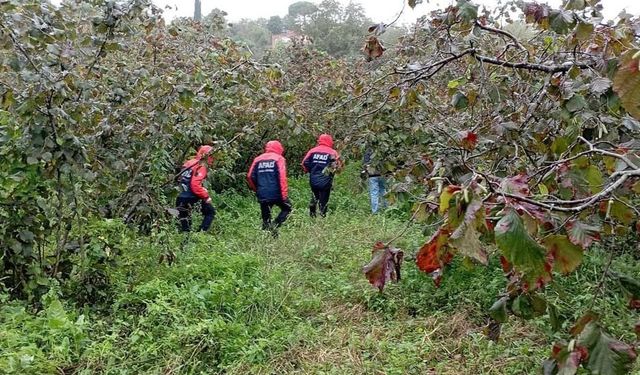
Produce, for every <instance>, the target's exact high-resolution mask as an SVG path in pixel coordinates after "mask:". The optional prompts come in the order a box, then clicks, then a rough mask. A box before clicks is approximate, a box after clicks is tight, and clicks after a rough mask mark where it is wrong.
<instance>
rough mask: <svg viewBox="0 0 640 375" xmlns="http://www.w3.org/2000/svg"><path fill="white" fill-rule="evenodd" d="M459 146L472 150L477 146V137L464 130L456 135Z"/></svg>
mask: <svg viewBox="0 0 640 375" xmlns="http://www.w3.org/2000/svg"><path fill="white" fill-rule="evenodd" d="M458 138H459V139H460V144H461V145H462V147H463V148H465V149H467V150H473V149H475V148H476V146H477V145H478V135H477V134H476V133H474V132H472V131H469V130H466V131H462V132H460V133H458Z"/></svg>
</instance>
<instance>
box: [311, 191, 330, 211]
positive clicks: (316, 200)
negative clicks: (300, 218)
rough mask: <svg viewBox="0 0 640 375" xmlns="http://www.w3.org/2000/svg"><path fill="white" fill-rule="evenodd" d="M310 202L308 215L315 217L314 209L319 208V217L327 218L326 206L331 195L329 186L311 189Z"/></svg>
mask: <svg viewBox="0 0 640 375" xmlns="http://www.w3.org/2000/svg"><path fill="white" fill-rule="evenodd" d="M311 193H312V194H311V202H309V215H311V217H316V207H317V206H320V215H321V216H322V217H325V216H327V205H328V204H329V196H330V195H331V185H330V186H328V187H326V188H323V189H318V188H314V187H312V188H311Z"/></svg>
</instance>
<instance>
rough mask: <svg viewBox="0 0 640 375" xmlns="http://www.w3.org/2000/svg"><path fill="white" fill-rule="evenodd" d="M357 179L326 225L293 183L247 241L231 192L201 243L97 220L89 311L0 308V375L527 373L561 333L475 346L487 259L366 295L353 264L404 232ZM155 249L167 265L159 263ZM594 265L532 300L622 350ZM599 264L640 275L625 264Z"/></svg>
mask: <svg viewBox="0 0 640 375" xmlns="http://www.w3.org/2000/svg"><path fill="white" fill-rule="evenodd" d="M356 176H357V170H355V169H354V168H351V169H350V170H348V171H347V172H346V173H345V174H343V175H340V176H339V177H338V179H337V181H336V184H335V190H334V192H333V195H332V198H331V211H330V214H329V216H328V217H327V218H325V219H322V218H317V219H311V218H310V217H308V213H307V204H308V199H309V192H308V186H307V182H306V180H304V179H295V180H292V181H291V199H292V201H293V202H294V211H293V213H292V215H291V217H290V219H289V220H288V221H287V223H286V224H285V225H284V226H283V227H282V229H281V231H280V236H279V237H278V238H277V239H274V238H272V237H271V236H270V235H269V234H268V233H265V232H262V231H261V230H260V229H259V228H260V215H259V208H258V205H257V203H255V201H254V199H253V198H252V197H244V196H240V195H237V194H233V193H226V194H222V195H218V196H216V197H215V198H214V201H215V204H216V206H217V207H218V216H217V217H216V221H215V224H214V227H213V230H212V232H211V233H207V234H202V233H193V234H190V235H184V234H179V233H177V231H176V230H175V228H174V227H173V226H171V227H166V228H159V229H157V230H155V231H154V232H153V233H152V234H151V235H150V236H147V237H140V236H138V235H136V233H135V232H133V231H130V230H128V229H126V228H125V227H124V226H122V225H121V224H119V223H98V224H96V228H104V227H105V226H106V227H108V228H111V229H110V230H108V231H104V230H103V231H102V232H100V233H102V234H101V235H105V236H108V237H116V236H117V237H118V238H117V241H115V240H114V241H112V242H113V247H114V249H113V252H114V253H117V254H119V255H118V256H117V260H115V261H114V262H112V263H109V264H108V265H106V266H105V274H106V277H107V283H106V285H105V286H104V291H103V294H102V295H103V298H102V299H101V301H100V303H98V304H84V305H83V304H82V303H81V302H80V301H82V299H80V298H78V295H79V294H78V293H79V291H81V290H82V289H81V288H82V287H83V285H82V283H80V282H78V280H70V281H69V282H68V283H67V284H63V285H60V286H57V287H54V288H52V290H51V292H50V293H48V294H47V295H46V296H45V297H44V298H43V301H42V309H40V311H35V310H32V309H30V308H29V307H28V306H26V305H24V304H22V303H20V302H17V301H8V300H7V299H6V297H2V298H3V300H2V302H3V306H2V307H1V308H0V327H1V330H0V348H1V350H0V372H2V373H15V374H49V373H50V374H55V373H65V374H70V373H77V374H94V373H102V374H210V373H236V374H247V373H260V374H282V373H305V374H306V373H312V374H315V373H318V374H319V373H328V374H372V373H385V374H407V373H416V374H424V373H437V374H462V373H468V374H471V373H473V374H516V373H518V374H520V373H539V372H540V370H539V369H540V365H541V362H542V360H543V359H544V358H546V356H548V354H549V351H550V348H551V343H552V341H553V340H554V339H555V338H557V337H559V334H557V333H554V332H552V331H551V330H550V329H549V324H548V317H541V318H539V319H536V320H533V321H529V322H524V321H521V320H518V319H515V318H512V319H511V320H510V321H509V322H508V323H507V324H505V325H504V327H503V332H502V339H501V340H500V342H498V343H493V342H491V341H489V340H487V339H486V338H485V336H484V335H483V332H482V329H483V326H484V325H485V323H486V310H487V309H488V308H489V307H490V306H491V304H492V302H493V301H494V300H495V298H496V296H497V295H498V294H499V293H500V291H501V290H502V289H503V288H504V286H505V284H506V280H505V278H504V276H503V275H502V272H501V270H500V267H499V265H498V264H497V262H495V261H493V262H491V264H490V265H489V266H488V267H471V266H469V265H468V264H466V263H465V262H462V261H460V260H456V261H455V262H454V263H453V264H452V265H451V267H450V268H449V269H448V270H447V271H446V274H445V278H444V280H443V283H442V286H441V288H439V289H436V288H435V287H434V286H433V283H432V281H431V279H430V278H429V277H428V276H427V275H425V274H423V273H421V272H419V271H418V270H417V269H416V268H415V266H414V265H413V264H412V263H411V262H408V263H406V264H405V265H404V268H403V278H402V280H401V281H400V282H399V283H398V284H392V285H389V286H387V287H386V288H385V291H384V293H379V292H378V291H377V290H376V289H374V288H372V287H371V286H370V285H369V284H368V283H367V281H366V279H365V278H364V277H363V275H362V273H361V268H362V266H363V265H364V264H366V263H367V262H368V261H369V259H370V251H371V247H372V245H373V243H374V242H375V241H377V240H388V239H390V238H393V237H394V236H395V235H397V234H398V233H400V232H401V231H403V229H404V228H405V225H406V223H405V222H404V221H403V220H402V216H401V215H396V214H386V215H385V214H382V215H371V214H370V213H369V208H368V200H367V195H366V192H365V191H364V189H363V188H362V186H361V185H360V184H359V181H358V178H357V177H356ZM113 228H115V229H116V230H114V229H113ZM96 230H98V229H96ZM105 233H106V234H105ZM106 240H109V238H107V239H106ZM424 241H425V236H424V234H423V233H422V228H421V227H420V226H419V225H411V226H410V227H409V230H408V231H407V233H406V234H405V236H403V237H402V238H400V239H399V240H398V242H397V246H399V247H401V248H403V249H404V250H405V252H406V253H407V254H411V253H413V252H415V251H416V250H417V249H418V248H419V247H420V245H421V244H422V243H423V242H424ZM169 251H171V252H173V253H175V254H176V259H175V262H174V263H173V264H172V265H168V264H167V263H166V262H163V263H159V262H158V259H159V257H160V255H162V254H164V253H166V252H169ZM606 259H607V256H606V254H605V253H603V252H602V251H601V250H597V249H595V250H593V251H590V252H589V254H588V256H587V257H586V261H585V264H584V265H583V266H582V267H581V268H580V270H579V271H578V272H576V273H574V274H572V275H570V276H569V277H566V278H559V280H558V282H557V283H556V284H555V285H554V286H552V287H550V288H548V289H547V292H546V295H547V297H548V298H549V299H550V300H552V301H553V302H554V303H555V304H556V305H557V306H558V308H559V310H560V313H561V315H562V317H563V318H564V319H565V323H564V327H565V328H566V327H568V326H570V325H571V324H572V322H573V321H574V320H575V318H576V317H577V316H578V315H579V314H580V312H581V311H584V309H586V308H588V307H591V306H592V305H593V306H594V308H595V310H597V311H598V312H599V313H601V314H602V315H603V319H604V321H605V323H606V324H607V325H609V326H610V327H611V329H612V332H613V334H614V335H616V336H618V337H622V338H624V339H626V340H627V341H630V340H633V338H632V336H631V332H632V326H633V324H634V323H635V320H636V318H637V317H636V316H634V313H633V312H631V311H629V310H628V309H627V308H626V300H625V298H624V296H623V295H622V294H621V293H620V290H619V289H617V287H616V286H615V285H612V286H611V288H609V289H608V292H607V293H605V294H604V295H603V296H601V297H600V298H599V299H597V300H596V301H595V302H593V298H592V293H591V292H592V289H593V288H595V286H596V285H597V284H598V282H599V280H600V276H601V273H602V268H603V264H604V263H605V262H606ZM613 268H614V269H617V270H619V271H624V272H625V273H627V274H630V275H633V276H640V267H639V266H638V264H637V261H636V260H635V259H633V257H632V256H631V255H628V254H623V255H622V256H621V257H620V258H618V259H616V261H615V262H614V264H613ZM636 368H638V367H636Z"/></svg>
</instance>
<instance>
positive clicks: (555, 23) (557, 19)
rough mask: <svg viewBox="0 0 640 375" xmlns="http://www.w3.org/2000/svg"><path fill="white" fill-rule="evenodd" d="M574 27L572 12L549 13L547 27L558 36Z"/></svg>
mask: <svg viewBox="0 0 640 375" xmlns="http://www.w3.org/2000/svg"><path fill="white" fill-rule="evenodd" d="M574 25H575V17H574V14H573V12H571V11H566V10H552V11H551V12H550V13H549V27H550V28H551V30H553V31H555V32H556V33H558V34H566V33H567V32H569V30H570V29H572V28H573V26H574Z"/></svg>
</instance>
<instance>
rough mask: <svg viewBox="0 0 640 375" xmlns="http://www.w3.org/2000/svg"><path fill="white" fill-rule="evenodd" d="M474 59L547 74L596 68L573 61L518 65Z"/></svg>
mask: <svg viewBox="0 0 640 375" xmlns="http://www.w3.org/2000/svg"><path fill="white" fill-rule="evenodd" d="M474 57H475V58H476V60H478V61H482V62H486V63H489V64H494V65H500V66H504V67H507V68H515V69H526V70H538V71H541V72H546V73H560V72H567V71H569V70H570V69H571V68H573V67H574V66H575V67H578V68H580V69H587V68H592V67H594V66H595V63H593V62H589V63H587V62H571V61H567V62H565V63H563V64H560V65H543V64H533V63H528V62H518V63H512V62H509V61H502V60H498V59H494V58H491V57H488V56H482V55H474Z"/></svg>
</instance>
